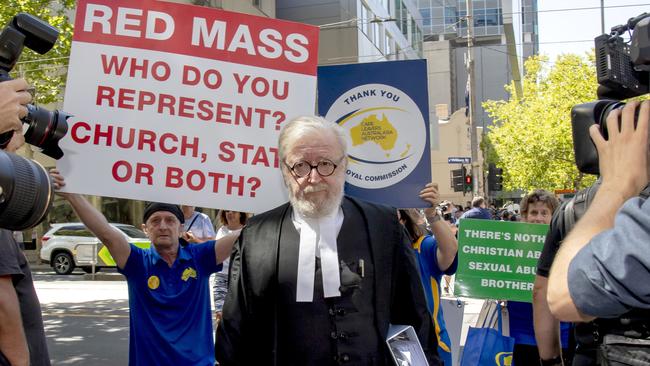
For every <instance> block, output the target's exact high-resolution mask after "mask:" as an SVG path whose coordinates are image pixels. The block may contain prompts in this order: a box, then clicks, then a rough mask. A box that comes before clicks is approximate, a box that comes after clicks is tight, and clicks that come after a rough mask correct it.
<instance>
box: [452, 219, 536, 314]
mask: <svg viewBox="0 0 650 366" xmlns="http://www.w3.org/2000/svg"><path fill="white" fill-rule="evenodd" d="M547 231H548V225H541V224H527V223H522V222H511V221H494V220H472V219H462V220H460V226H459V231H458V270H457V271H456V283H455V285H454V295H456V296H467V297H475V298H484V299H498V300H514V301H524V302H531V301H532V291H533V282H534V281H535V273H536V268H537V260H538V259H539V256H540V255H541V252H542V248H543V247H544V240H545V239H546V232H547Z"/></svg>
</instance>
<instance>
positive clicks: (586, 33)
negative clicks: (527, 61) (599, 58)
mask: <svg viewBox="0 0 650 366" xmlns="http://www.w3.org/2000/svg"><path fill="white" fill-rule="evenodd" d="M537 6H538V10H539V13H538V21H539V28H538V31H539V49H540V53H542V54H546V55H547V56H549V58H550V60H551V61H554V60H555V59H556V58H557V56H558V55H560V54H563V53H578V54H583V53H585V52H590V50H591V49H592V48H593V46H594V42H593V39H594V38H595V37H596V36H598V35H600V34H601V33H602V32H601V20H600V19H601V18H600V6H601V1H600V0H570V1H569V0H538V3H537ZM604 6H605V31H606V33H609V31H610V29H611V27H613V26H615V25H619V24H623V23H625V22H626V21H627V20H628V19H629V18H632V17H635V16H637V15H639V14H641V13H643V12H647V13H650V0H604ZM585 8H591V9H585ZM562 9H564V10H562ZM568 9H576V10H568ZM555 10H560V11H555Z"/></svg>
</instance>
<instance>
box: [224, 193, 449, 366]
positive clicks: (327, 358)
mask: <svg viewBox="0 0 650 366" xmlns="http://www.w3.org/2000/svg"><path fill="white" fill-rule="evenodd" d="M342 208H343V214H344V220H343V225H342V227H341V231H340V232H339V236H338V239H337V248H338V255H339V262H340V267H341V290H342V291H341V296H340V297H334V298H327V299H325V298H324V297H323V286H322V277H321V271H320V261H318V260H317V262H316V274H315V275H316V278H315V282H314V301H313V302H311V303H304V302H296V278H297V267H298V248H299V242H300V235H299V234H298V232H297V230H296V229H295V227H294V225H293V222H292V220H291V217H292V208H291V206H290V205H289V204H288V203H287V204H285V205H282V206H280V207H278V208H275V209H273V210H271V211H268V212H266V213H263V214H260V215H256V216H254V217H252V218H251V220H249V221H248V224H247V226H246V227H245V228H244V230H242V232H241V235H240V237H239V241H238V242H237V244H236V245H235V248H234V249H233V254H232V256H231V260H230V285H229V290H228V295H227V297H226V301H225V303H224V307H223V318H222V321H221V323H220V325H219V327H218V329H217V338H216V356H217V360H218V361H219V363H220V364H221V365H225V366H228V365H282V366H291V365H299V366H303V365H337V364H345V365H390V364H392V361H391V359H390V354H389V352H388V348H387V346H386V343H385V338H386V334H387V331H388V327H389V323H390V324H409V325H413V327H414V329H415V331H416V332H417V333H418V337H419V338H420V343H421V344H422V347H423V349H424V351H425V354H426V355H427V358H428V359H429V364H430V365H439V364H440V361H439V359H438V356H437V353H436V352H437V351H436V348H437V341H436V337H435V333H434V329H433V323H432V319H431V317H430V316H429V314H428V311H427V307H426V300H425V297H424V293H423V289H422V285H421V283H420V276H419V273H418V269H417V265H416V261H415V257H414V255H413V253H412V250H411V249H410V243H409V240H408V238H407V237H406V234H405V233H404V230H403V228H402V226H401V225H400V224H399V222H398V221H397V215H396V213H395V209H392V208H389V207H385V206H380V205H376V204H371V203H367V202H363V201H359V200H357V199H353V198H348V197H346V198H344V200H343V204H342ZM278 244H279V245H278ZM360 263H363V265H361V264H360ZM362 267H363V268H362Z"/></svg>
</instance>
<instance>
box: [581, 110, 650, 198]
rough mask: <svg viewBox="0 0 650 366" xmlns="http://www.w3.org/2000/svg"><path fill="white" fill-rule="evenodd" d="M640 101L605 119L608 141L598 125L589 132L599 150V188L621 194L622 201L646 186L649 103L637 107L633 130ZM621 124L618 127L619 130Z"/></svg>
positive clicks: (612, 113) (610, 114)
mask: <svg viewBox="0 0 650 366" xmlns="http://www.w3.org/2000/svg"><path fill="white" fill-rule="evenodd" d="M638 106H639V102H637V101H633V102H629V103H627V104H626V105H625V107H624V108H623V110H622V111H621V110H620V109H617V110H614V111H612V112H610V113H609V115H608V116H607V122H606V123H607V131H608V133H609V139H608V140H605V139H604V138H603V136H602V135H601V133H600V131H599V129H598V126H596V125H594V126H591V128H590V129H589V133H590V135H591V139H592V140H593V141H594V144H595V145H596V149H597V150H598V160H599V166H600V175H601V176H602V178H603V184H602V186H601V188H600V189H601V190H602V189H606V190H607V189H612V190H613V191H617V192H620V194H621V195H622V196H623V197H622V199H623V200H624V201H625V200H627V199H628V198H631V197H634V196H636V195H638V194H639V192H641V190H643V188H645V186H646V185H647V184H648V120H649V119H650V101H644V102H643V103H641V107H640V108H639V118H638V120H637V126H636V129H635V128H634V118H635V117H634V115H635V112H636V109H637V107H638ZM619 119H620V121H621V122H620V125H621V128H620V129H619V127H618V124H619Z"/></svg>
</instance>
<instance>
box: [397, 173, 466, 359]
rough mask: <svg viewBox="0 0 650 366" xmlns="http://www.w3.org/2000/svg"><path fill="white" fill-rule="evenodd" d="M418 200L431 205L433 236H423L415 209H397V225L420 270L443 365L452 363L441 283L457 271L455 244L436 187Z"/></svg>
mask: <svg viewBox="0 0 650 366" xmlns="http://www.w3.org/2000/svg"><path fill="white" fill-rule="evenodd" d="M420 197H421V198H422V199H424V200H425V201H427V202H429V203H431V207H429V208H427V209H425V210H424V215H425V217H426V220H427V222H428V223H429V227H430V229H431V232H432V233H433V235H425V233H424V232H422V229H421V228H420V227H419V226H418V225H417V222H418V218H419V217H420V214H419V213H418V212H417V211H416V210H413V209H411V210H399V211H398V216H399V218H400V222H401V223H402V224H403V225H404V227H405V228H406V231H407V232H408V234H409V236H410V240H411V243H413V244H412V248H413V251H414V252H415V257H416V258H417V261H418V265H419V267H420V278H421V280H422V285H423V286H424V293H425V296H426V298H427V307H428V309H429V313H430V314H431V317H432V318H433V321H434V322H435V324H436V336H437V339H438V354H439V355H440V358H441V359H442V360H443V361H444V364H445V365H451V364H452V357H451V341H450V339H449V334H447V328H446V327H445V319H444V316H443V314H442V308H441V307H440V294H441V287H440V280H441V279H442V276H443V274H444V275H448V276H450V275H453V274H454V273H456V269H457V268H458V241H457V240H456V237H455V235H454V233H453V231H452V230H451V225H453V224H451V223H447V222H446V221H444V220H442V219H441V218H442V212H440V211H439V210H437V208H436V207H437V206H438V203H439V197H440V196H439V193H438V184H437V183H429V184H427V185H426V187H425V188H424V189H423V190H422V191H421V192H420Z"/></svg>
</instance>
